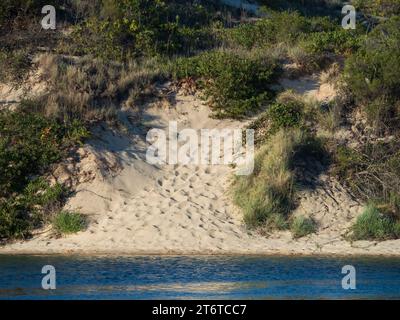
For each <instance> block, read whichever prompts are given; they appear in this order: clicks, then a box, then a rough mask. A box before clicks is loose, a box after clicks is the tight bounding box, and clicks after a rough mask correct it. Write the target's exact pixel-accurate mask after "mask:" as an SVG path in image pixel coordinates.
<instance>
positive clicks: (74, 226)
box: [53, 211, 86, 234]
mask: <svg viewBox="0 0 400 320" xmlns="http://www.w3.org/2000/svg"><path fill="white" fill-rule="evenodd" d="M85 226H86V220H85V218H84V216H83V215H81V214H80V213H77V212H70V211H61V212H59V213H58V214H57V215H56V216H55V217H54V218H53V228H54V230H55V231H56V232H57V233H59V234H70V233H76V232H79V231H82V230H84V229H85Z"/></svg>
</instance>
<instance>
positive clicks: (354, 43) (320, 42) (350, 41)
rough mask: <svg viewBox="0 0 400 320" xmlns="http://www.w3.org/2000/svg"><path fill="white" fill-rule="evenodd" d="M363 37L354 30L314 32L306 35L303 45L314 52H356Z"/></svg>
mask: <svg viewBox="0 0 400 320" xmlns="http://www.w3.org/2000/svg"><path fill="white" fill-rule="evenodd" d="M361 42H362V38H361V37H360V35H358V34H357V33H356V32H354V31H352V30H344V29H337V30H334V31H324V32H314V33H310V34H307V35H305V36H304V39H303V41H302V43H301V45H302V46H303V47H304V48H305V49H306V51H307V52H309V53H312V54H323V53H334V54H347V55H348V54H350V53H352V52H355V51H356V50H357V49H358V48H359V46H360V44H361Z"/></svg>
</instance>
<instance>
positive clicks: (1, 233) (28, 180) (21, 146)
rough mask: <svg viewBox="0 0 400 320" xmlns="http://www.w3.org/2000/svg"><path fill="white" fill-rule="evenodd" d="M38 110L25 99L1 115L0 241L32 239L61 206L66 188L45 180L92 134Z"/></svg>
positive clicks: (78, 126) (77, 124)
mask: <svg viewBox="0 0 400 320" xmlns="http://www.w3.org/2000/svg"><path fill="white" fill-rule="evenodd" d="M33 107H34V104H33V102H29V101H25V102H23V103H22V105H21V106H20V108H19V109H18V110H16V111H13V112H10V111H1V112H0V239H9V238H14V237H16V238H21V237H22V238H25V237H27V236H29V234H30V232H31V230H32V229H33V228H34V227H37V226H39V225H40V224H41V223H42V222H43V221H46V219H47V216H48V215H49V214H50V213H51V212H53V211H54V210H55V209H57V208H58V207H59V206H60V205H61V203H62V200H63V198H64V196H65V190H64V189H63V188H62V187H61V186H60V185H54V186H50V185H49V184H48V183H47V182H46V181H45V180H44V179H43V178H40V176H41V175H43V174H44V173H45V172H46V170H48V168H49V166H50V165H51V164H53V163H55V162H57V161H58V160H60V159H61V157H62V156H63V155H64V154H65V152H64V151H65V148H67V147H69V146H73V145H75V144H76V143H78V142H80V141H81V139H83V138H84V137H86V134H87V131H86V130H85V129H84V128H83V127H82V126H81V125H80V124H79V123H78V122H77V121H74V122H73V123H72V124H71V125H69V124H61V123H59V122H57V121H56V120H53V119H49V118H45V117H43V116H42V115H40V114H38V113H35V112H32V111H31V110H29V109H30V108H33Z"/></svg>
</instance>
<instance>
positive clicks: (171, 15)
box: [64, 0, 215, 60]
mask: <svg viewBox="0 0 400 320" xmlns="http://www.w3.org/2000/svg"><path fill="white" fill-rule="evenodd" d="M214 12H215V10H214V9H213V6H212V5H211V3H209V4H208V7H207V8H206V7H204V6H203V5H201V4H198V3H195V2H189V3H187V2H186V3H182V2H180V1H160V0H150V1H149V0H122V1H121V0H118V1H117V0H107V1H103V2H102V3H101V6H100V8H99V10H98V12H96V13H95V14H93V15H91V16H89V17H87V18H86V19H85V20H84V21H83V22H82V23H80V24H78V25H76V26H75V27H74V31H73V33H72V35H71V37H70V38H69V39H70V40H71V41H69V42H70V43H65V44H64V45H66V46H67V47H68V49H67V50H69V51H71V50H72V52H75V54H92V55H94V56H97V57H101V58H105V59H112V60H125V59H127V58H133V57H139V56H154V55H158V54H162V55H163V54H167V55H172V54H188V53H191V52H194V51H195V50H200V49H205V48H208V47H210V45H212V44H213V43H214V37H213V34H212V30H211V22H212V21H213V16H214V15H215V14H214Z"/></svg>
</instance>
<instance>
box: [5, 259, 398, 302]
mask: <svg viewBox="0 0 400 320" xmlns="http://www.w3.org/2000/svg"><path fill="white" fill-rule="evenodd" d="M44 265H53V266H54V267H55V268H56V281H57V288H56V290H43V289H42V288H41V281H42V277H43V276H44V275H42V274H41V269H42V267H43V266H44ZM344 265H353V266H354V267H355V268H356V271H357V273H356V285H357V288H356V290H343V289H342V286H341V280H342V277H343V276H344V275H343V274H342V273H341V270H342V267H343V266H344ZM313 298H317V299H358V298H363V299H373V298H377V299H399V298H400V259H398V258H315V257H237V256H236V257H215V256H210V257H208V256H206V257H115V258H102V257H96V258H86V257H63V256H1V255H0V299H313Z"/></svg>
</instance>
